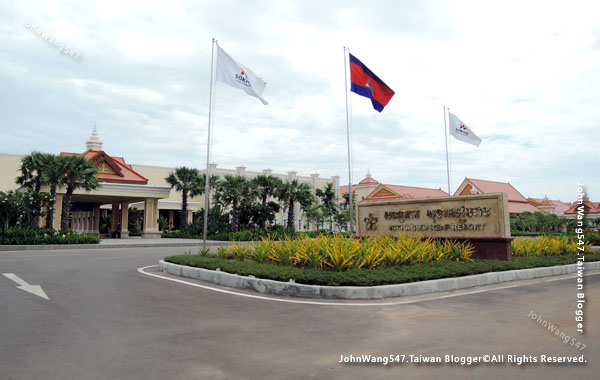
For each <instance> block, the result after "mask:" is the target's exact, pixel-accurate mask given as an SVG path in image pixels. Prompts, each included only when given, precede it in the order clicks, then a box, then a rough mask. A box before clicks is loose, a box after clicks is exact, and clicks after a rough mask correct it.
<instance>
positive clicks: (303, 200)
mask: <svg viewBox="0 0 600 380" xmlns="http://www.w3.org/2000/svg"><path fill="white" fill-rule="evenodd" d="M277 197H278V198H279V199H280V200H281V201H283V202H286V203H287V204H288V221H287V225H288V227H291V228H292V229H295V226H294V204H295V203H296V202H298V203H300V204H301V205H303V206H306V205H310V204H311V203H312V201H313V195H312V193H311V191H310V186H309V185H308V184H306V183H300V182H298V180H297V179H294V180H292V181H291V182H290V181H286V182H285V183H284V184H283V185H282V186H281V187H280V188H279V190H278V191H277Z"/></svg>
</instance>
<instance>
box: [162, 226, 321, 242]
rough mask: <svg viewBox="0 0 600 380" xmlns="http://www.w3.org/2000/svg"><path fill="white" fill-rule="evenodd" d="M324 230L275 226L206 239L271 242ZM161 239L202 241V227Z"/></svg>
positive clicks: (219, 234)
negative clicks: (265, 239) (269, 240)
mask: <svg viewBox="0 0 600 380" xmlns="http://www.w3.org/2000/svg"><path fill="white" fill-rule="evenodd" d="M326 233H327V231H326V230H320V231H294V230H293V229H291V228H287V227H282V226H275V227H271V228H268V229H262V228H254V229H251V230H243V231H238V232H220V233H210V234H209V235H208V236H207V238H208V240H220V241H259V240H261V239H263V238H269V239H271V240H283V239H285V238H286V237H290V238H300V237H304V236H309V237H311V238H314V237H317V236H318V235H319V234H326ZM162 237H163V238H183V239H202V238H203V226H202V225H200V224H199V223H193V224H188V225H187V226H185V227H184V228H182V229H181V230H178V231H163V233H162Z"/></svg>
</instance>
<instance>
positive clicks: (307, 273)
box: [165, 252, 600, 286]
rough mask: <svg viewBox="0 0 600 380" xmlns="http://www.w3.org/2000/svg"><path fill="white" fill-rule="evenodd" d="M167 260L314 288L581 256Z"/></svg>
mask: <svg viewBox="0 0 600 380" xmlns="http://www.w3.org/2000/svg"><path fill="white" fill-rule="evenodd" d="M165 261H167V262H170V263H174V264H180V265H187V266H192V267H199V268H205V269H210V270H215V269H217V268H220V270H221V271H223V272H228V273H235V274H239V275H242V276H248V275H253V276H255V277H257V278H263V279H270V280H276V281H286V282H287V281H289V280H290V279H293V280H294V281H295V282H297V283H301V284H310V285H329V286H375V285H388V284H401V283H407V282H416V281H424V280H433V279H439V278H449V277H461V276H469V275H473V274H479V273H487V272H500V271H507V270H514V269H527V268H537V267H548V266H556V265H565V264H573V263H576V262H577V255H563V256H539V257H518V256H513V258H512V260H511V261H502V260H475V261H473V262H456V261H445V262H430V263H425V264H413V265H402V266H397V267H385V268H377V269H353V270H348V271H343V272H336V271H331V270H321V269H304V268H296V267H292V266H284V265H277V264H259V263H256V262H253V261H237V260H227V259H224V258H217V257H213V256H201V255H179V256H169V257H166V258H165ZM585 261H600V253H598V252H596V253H595V254H590V253H586V255H585Z"/></svg>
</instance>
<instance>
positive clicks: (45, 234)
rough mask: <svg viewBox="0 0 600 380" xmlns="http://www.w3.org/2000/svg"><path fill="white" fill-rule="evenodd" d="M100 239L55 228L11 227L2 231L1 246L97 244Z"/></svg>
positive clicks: (0, 233) (0, 235)
mask: <svg viewBox="0 0 600 380" xmlns="http://www.w3.org/2000/svg"><path fill="white" fill-rule="evenodd" d="M99 242H100V238H99V237H97V236H94V235H83V234H78V233H76V232H73V230H71V229H70V228H69V229H66V230H60V231H59V230H55V229H53V228H37V227H23V226H18V227H10V228H6V229H3V230H0V245H40V244H97V243H99Z"/></svg>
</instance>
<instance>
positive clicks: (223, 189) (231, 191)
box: [215, 175, 249, 232]
mask: <svg viewBox="0 0 600 380" xmlns="http://www.w3.org/2000/svg"><path fill="white" fill-rule="evenodd" d="M248 188H249V186H248V181H247V180H246V178H244V177H242V176H232V175H226V176H225V177H224V179H223V180H222V181H221V182H220V183H219V188H218V189H217V193H216V194H215V200H216V202H218V203H220V204H221V205H222V206H223V207H227V206H231V230H232V231H233V232H238V230H239V208H240V205H241V203H242V201H243V199H244V197H245V196H246V195H247V193H248Z"/></svg>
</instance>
